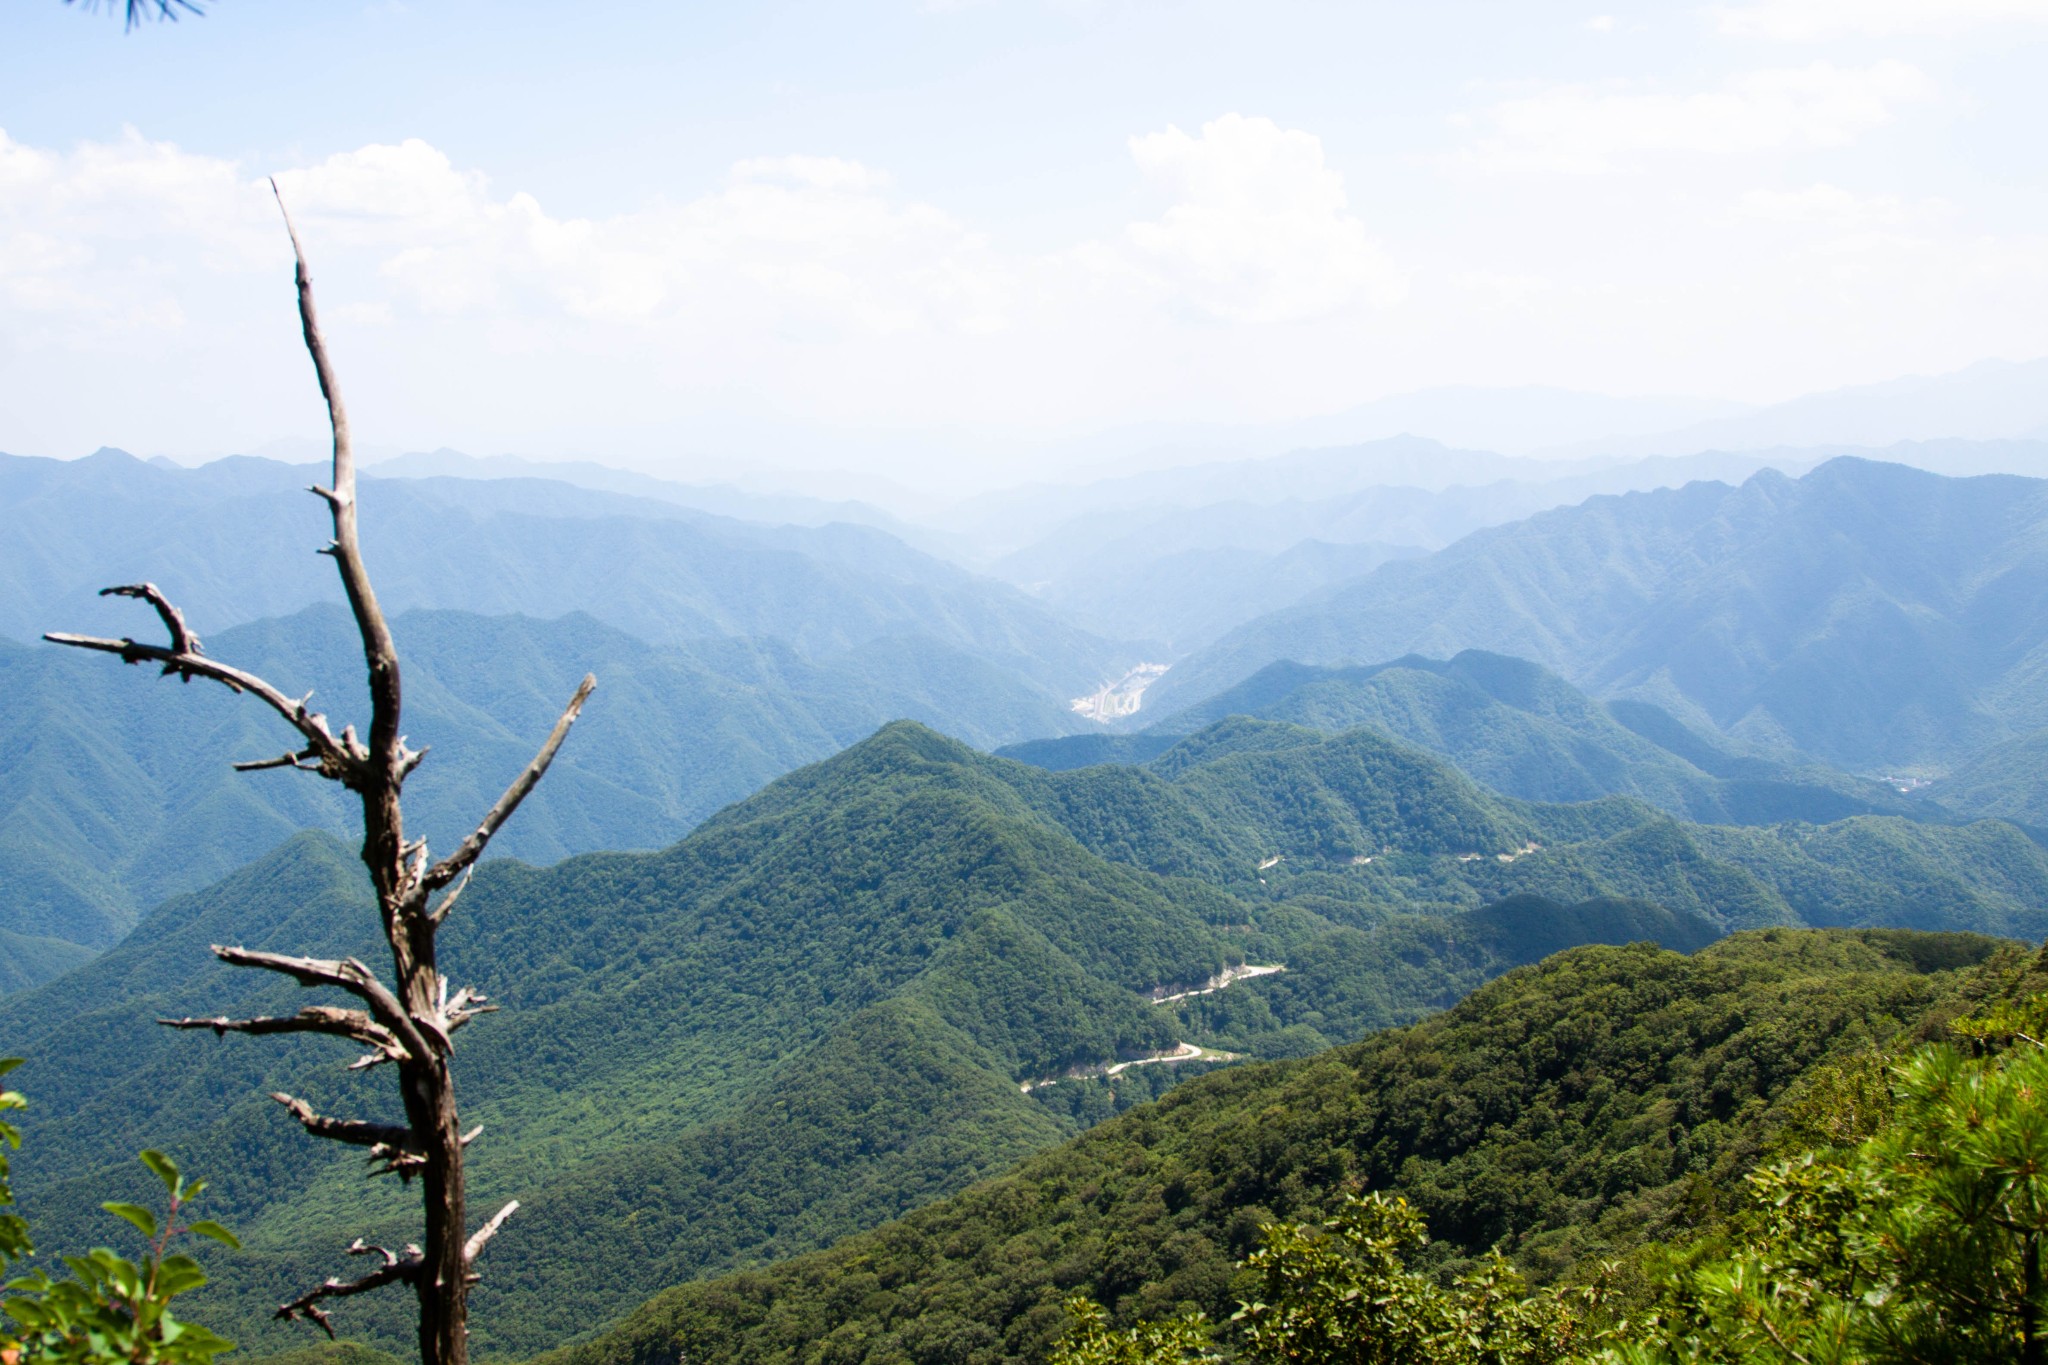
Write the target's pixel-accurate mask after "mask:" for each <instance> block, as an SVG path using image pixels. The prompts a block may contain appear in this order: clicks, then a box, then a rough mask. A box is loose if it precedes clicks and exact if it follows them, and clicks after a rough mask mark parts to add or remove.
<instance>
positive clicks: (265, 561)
mask: <svg viewBox="0 0 2048 1365" xmlns="http://www.w3.org/2000/svg"><path fill="white" fill-rule="evenodd" d="M307 482H309V479H308V471H307V470H305V469H303V468H301V467H297V466H291V465H280V464H277V463H275V462H272V461H266V460H257V459H247V458H243V459H231V460H222V461H217V462H215V463H214V464H211V465H206V466H203V467H201V468H199V469H197V470H167V469H163V468H161V467H158V466H153V465H150V464H147V463H145V462H143V461H140V460H136V459H134V458H133V457H131V456H128V455H126V454H123V453H121V452H118V451H102V452H101V453H99V454H97V455H94V456H90V457H88V458H86V459H83V460H72V461H58V460H31V459H22V458H18V457H12V456H9V457H4V458H0V565H4V566H5V567H6V574H5V576H4V577H0V635H4V636H9V637H12V638H14V639H16V640H29V639H34V638H35V637H36V636H37V635H38V634H39V633H40V632H42V631H44V630H48V629H72V630H79V629H83V630H89V631H100V632H102V633H109V634H115V635H119V634H122V633H125V632H126V630H127V629H128V628H130V627H132V626H133V624H134V620H135V618H134V616H133V614H132V613H130V612H126V611H123V610H121V609H120V608H121V606H122V605H124V604H119V603H112V604H110V603H105V602H101V601H99V600H97V598H96V597H95V594H96V592H97V590H98V589H99V588H100V587H103V586H105V585H107V584H110V583H121V582H133V581H137V580H138V579H145V578H146V579H150V580H152V581H155V582H157V583H159V584H160V585H162V586H163V588H164V589H165V590H166V591H167V592H168V593H169V594H170V595H171V596H172V598H173V599H174V600H176V601H178V602H179V603H180V605H181V606H183V607H184V608H185V610H186V613H187V615H188V616H189V617H190V618H191V620H192V622H193V625H194V628H195V629H198V630H200V631H201V632H202V633H204V632H205V631H206V630H209V629H212V630H218V629H221V628H223V627H226V626H230V625H236V624H240V623H242V622H245V621H251V620H257V619H261V618H263V617H269V616H282V615H287V614H289V613H291V612H294V611H297V610H299V609H300V608H302V607H305V606H308V605H311V604H313V603H316V602H338V601H339V600H340V589H339V587H338V585H337V584H336V583H335V581H334V576H333V574H332V572H331V571H330V570H329V567H328V565H327V563H326V561H324V560H322V559H320V558H319V557H317V556H316V555H314V554H312V553H311V551H312V550H313V549H316V548H317V547H318V544H319V540H318V535H319V525H320V517H319V507H318V504H317V503H316V502H315V500H314V499H313V498H311V497H310V496H308V495H307V494H306V492H305V491H304V487H305V484H306V483H307ZM361 498H362V505H363V528H364V529H363V537H364V547H365V553H366V554H367V556H368V557H369V561H370V563H371V566H372V569H373V571H374V573H375V574H376V579H377V584H378V588H379V592H380V594H381V595H382V597H383V599H384V601H385V603H386V605H387V606H388V607H389V608H390V609H392V610H395V611H405V610H411V609H414V608H422V607H424V608H434V609H452V610H460V611H472V612H481V613H491V614H501V613H508V612H514V611H517V612H521V613H524V614H527V615H532V616H540V617H553V616H560V615H564V614H566V613H568V612H572V611H587V612H589V613H590V614H591V615H593V616H595V617H597V618H598V619H599V620H601V621H604V622H606V623H607V624H609V625H612V626H614V627H616V628H617V629H620V630H624V631H627V632H628V633H630V634H633V635H636V636H638V637H640V638H641V639H644V640H647V641H649V642H650V643H654V644H667V643H680V642H685V641H690V640H701V639H706V638H712V637H718V636H745V637H766V638H773V639H780V640H785V641H787V642H789V643H790V644H792V645H794V646H796V647H797V648H799V649H802V650H805V651H809V652H820V651H835V650H844V649H849V648H854V647H857V646H860V645H862V644H865V643H867V642H869V641H872V640H877V639H886V638H911V637H916V636H924V637H928V638H931V639H933V640H935V641H937V642H939V643H940V644H942V645H945V646H948V647H952V648H960V649H966V650H969V651H973V652H976V653H979V654H982V655H983V656H985V657H987V658H989V659H991V660H997V661H1000V662H1002V663H1003V664H1004V665H1005V666H1007V667H1010V668H1013V669H1014V670H1015V671H1016V672H1018V673H1019V674H1021V675H1022V676H1024V677H1027V678H1030V679H1032V680H1034V681H1036V682H1038V683H1040V684H1041V685H1043V686H1044V687H1046V688H1047V690H1048V695H1050V696H1054V697H1056V698H1057V699H1059V700H1062V701H1064V700H1065V699H1066V698H1068V697H1071V696H1075V695H1078V694H1079V693H1081V692H1083V691H1085V690H1087V689H1088V688H1090V687H1093V686H1095V685H1097V684H1098V683H1099V682H1100V680H1101V678H1102V677H1103V676H1114V674H1115V673H1116V672H1118V671H1121V668H1125V667H1129V666H1130V664H1132V663H1136V662H1138V661H1139V659H1138V657H1137V655H1136V653H1135V652H1134V651H1132V650H1130V649H1128V648H1126V647H1124V646H1120V645H1117V644H1115V643H1112V642H1109V641H1105V640H1101V639H1099V638H1097V637H1094V636H1091V635H1089V634H1088V633H1087V632H1085V631H1081V630H1078V629H1076V628H1074V627H1072V626H1069V625H1067V624H1066V623H1065V622H1063V621H1060V620H1058V619H1057V618H1055V617H1054V616H1052V615H1051V614H1050V613H1048V612H1046V611H1045V610H1044V609H1043V608H1042V607H1040V606H1038V605H1037V604H1036V603H1033V602H1031V601H1030V600H1029V599H1028V598H1026V597H1025V596H1024V595H1023V594H1021V593H1018V592H1016V591H1015V590H1014V589H1011V588H1009V587H1006V586H1005V585H1003V584H1000V583H996V582H994V581H991V580H988V579H983V578H977V577H975V576H974V575H971V574H969V573H966V572H965V571H963V570H961V569H958V568H956V567H954V566H953V565H950V564H946V563H943V562H941V561H939V560H935V559H933V558H931V557H930V556H929V555H925V554H923V553H921V552H919V551H916V550H913V549H911V548H910V547H909V546H907V545H904V544H903V543H902V542H901V541H898V540H895V539H894V538H892V537H890V536H888V535H886V534H884V533H882V532H880V531H876V530H873V529H870V528H866V527H856V526H848V525H843V524H835V525H829V526H821V527H769V526H759V525H754V524H751V523H747V522H740V521H734V520H731V519H729V518H721V517H715V516H712V515H710V514H708V513H704V512H699V511H695V510H693V509H690V508H685V507H680V506H677V505H675V504H672V503H665V502H658V501H654V500H651V499H645V498H632V497H627V496H625V495H622V494H617V493H607V492H601V491H595V490H591V489H583V488H576V487H573V486H571V485H568V484H562V483H554V482H549V481H546V480H538V479H495V480H477V479H424V480H400V479H371V480H366V481H365V482H364V485H363V489H362V493H361Z"/></svg>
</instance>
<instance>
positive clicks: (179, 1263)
mask: <svg viewBox="0 0 2048 1365" xmlns="http://www.w3.org/2000/svg"><path fill="white" fill-rule="evenodd" d="M205 1283H206V1272H205V1271H203V1270H201V1269H200V1268H199V1262H197V1261H195V1260H193V1259H192V1258H191V1257H190V1256H166V1257H164V1260H163V1264H162V1265H160V1266H158V1267H157V1268H156V1296H157V1297H158V1298H159V1299H169V1298H174V1297H176V1296H177V1295H179V1294H183V1293H186V1292H187V1291H189V1290H193V1289H197V1288H198V1287H199V1286H200V1285H202V1284H205Z"/></svg>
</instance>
